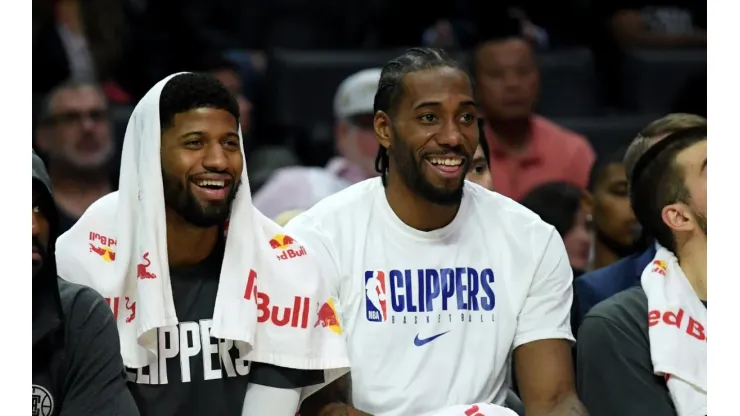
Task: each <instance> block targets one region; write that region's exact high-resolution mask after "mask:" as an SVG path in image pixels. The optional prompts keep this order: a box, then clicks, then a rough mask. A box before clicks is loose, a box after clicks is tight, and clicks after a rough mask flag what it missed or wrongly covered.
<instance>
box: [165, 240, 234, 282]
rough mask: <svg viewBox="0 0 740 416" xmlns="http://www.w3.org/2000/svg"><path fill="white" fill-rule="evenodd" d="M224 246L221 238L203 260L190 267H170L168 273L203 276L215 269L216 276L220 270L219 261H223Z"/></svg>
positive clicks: (224, 243)
mask: <svg viewBox="0 0 740 416" xmlns="http://www.w3.org/2000/svg"><path fill="white" fill-rule="evenodd" d="M225 248H226V241H225V239H223V238H222V239H220V240H219V241H218V242H217V243H216V245H215V246H214V247H213V251H211V254H209V255H208V257H206V258H205V259H204V260H203V261H201V262H200V263H198V264H196V265H194V266H190V267H177V268H175V267H170V275H177V276H183V277H187V276H196V277H205V274H213V271H214V269H216V276H218V275H219V274H220V270H221V263H223V259H224V250H225ZM204 273H205V274H204Z"/></svg>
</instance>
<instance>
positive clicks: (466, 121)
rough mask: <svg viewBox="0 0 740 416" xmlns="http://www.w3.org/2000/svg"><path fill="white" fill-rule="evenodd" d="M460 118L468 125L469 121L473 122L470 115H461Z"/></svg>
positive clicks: (473, 117)
mask: <svg viewBox="0 0 740 416" xmlns="http://www.w3.org/2000/svg"><path fill="white" fill-rule="evenodd" d="M461 118H462V121H463V122H465V123H470V122H471V121H475V115H474V114H470V113H466V114H463V115H462V117H461Z"/></svg>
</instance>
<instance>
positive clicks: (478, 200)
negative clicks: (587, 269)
mask: <svg viewBox="0 0 740 416" xmlns="http://www.w3.org/2000/svg"><path fill="white" fill-rule="evenodd" d="M471 84H472V82H471V79H470V77H469V76H468V75H467V74H466V73H465V72H464V71H463V70H462V69H461V68H460V66H459V65H458V64H457V63H456V62H455V61H453V60H452V59H450V58H449V57H448V56H447V55H446V54H445V53H444V52H442V51H439V50H433V49H426V48H424V49H419V48H413V49H410V50H408V51H407V52H406V53H405V54H404V55H402V56H400V57H398V58H397V59H395V60H393V61H391V62H389V63H388V64H387V65H386V66H385V68H383V72H382V74H381V79H380V83H379V87H378V92H377V95H376V96H375V119H374V127H375V134H376V137H377V139H378V142H379V143H380V146H381V148H380V152H379V155H378V159H377V161H376V165H377V169H378V171H379V172H380V174H381V176H380V177H378V178H373V179H368V180H366V181H363V182H360V183H358V184H355V185H353V186H351V187H349V188H347V189H345V190H343V191H340V192H339V193H337V194H334V195H332V196H330V197H328V198H326V199H324V200H323V201H321V202H319V203H318V204H317V205H315V206H314V207H313V208H311V209H310V210H308V211H306V212H304V213H303V214H301V215H299V216H297V217H295V218H294V219H293V220H291V222H290V223H288V225H287V228H286V231H287V232H288V233H290V234H291V236H295V237H296V238H300V241H301V242H303V243H304V244H305V249H306V250H308V251H311V252H312V255H316V256H318V257H319V258H321V259H322V260H321V261H322V263H323V265H324V267H325V271H324V273H325V274H326V276H327V277H328V278H330V279H333V280H334V290H335V292H334V294H333V297H334V299H333V300H332V302H333V303H332V308H331V310H332V311H334V313H333V314H328V315H332V316H331V319H330V318H327V317H324V318H322V317H321V316H320V317H319V319H318V320H317V322H316V325H317V326H318V325H321V326H325V327H328V328H327V330H329V329H331V330H334V331H343V332H344V334H345V335H346V337H347V342H348V346H349V351H350V357H351V362H352V371H351V376H350V377H349V379H345V380H343V382H342V383H339V384H338V385H341V386H346V387H347V388H346V390H345V391H342V392H337V391H336V389H333V388H332V386H329V387H326V388H325V389H323V390H322V391H320V392H319V393H317V394H316V395H315V396H314V397H312V398H311V399H309V400H308V401H307V403H305V406H304V407H303V408H302V410H301V414H302V416H311V415H313V414H321V415H367V414H370V415H375V416H395V415H398V416H401V415H403V416H408V415H423V414H425V413H427V412H433V411H437V410H440V409H444V408H446V407H448V406H452V405H461V404H471V403H479V402H488V403H493V404H498V405H503V404H504V398H505V397H506V392H507V387H508V381H507V380H508V377H507V375H508V374H507V373H508V369H509V368H510V360H511V358H512V352H513V357H514V358H515V360H514V362H515V371H516V373H517V378H518V382H519V390H520V392H521V396H522V401H523V402H524V405H525V409H526V414H527V416H545V415H584V414H586V411H585V409H584V408H583V406H582V405H581V403H580V402H579V401H578V398H577V397H576V393H575V388H574V381H573V379H574V377H573V364H572V358H571V357H572V356H571V345H572V342H573V336H572V334H571V329H570V319H569V315H570V306H571V302H572V289H571V284H572V280H573V278H572V271H571V268H570V266H569V261H568V256H567V254H566V252H565V248H564V246H563V241H562V240H561V238H560V237H559V236H558V234H557V232H556V231H555V229H554V228H553V227H552V226H550V225H548V224H546V223H545V222H543V221H542V220H540V218H539V217H538V216H536V215H535V214H533V213H532V212H531V211H529V210H527V209H526V208H524V207H522V206H521V205H519V204H518V203H516V202H514V201H512V200H511V199H509V198H506V197H504V196H501V195H499V194H496V193H493V192H490V191H488V190H486V189H484V188H482V187H480V186H478V185H475V184H473V183H472V182H468V181H465V180H464V179H465V174H466V173H467V171H468V169H469V167H470V164H471V162H472V159H473V153H474V151H475V150H476V147H477V146H478V140H479V131H478V119H477V113H478V112H477V108H476V103H475V100H474V95H473V86H472V85H471ZM337 400H339V401H341V402H337Z"/></svg>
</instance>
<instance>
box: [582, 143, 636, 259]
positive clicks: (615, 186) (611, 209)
mask: <svg viewBox="0 0 740 416" xmlns="http://www.w3.org/2000/svg"><path fill="white" fill-rule="evenodd" d="M626 151H627V149H626V148H624V149H620V150H617V151H616V152H613V153H611V154H609V155H607V156H606V157H603V158H600V159H598V160H597V161H596V163H595V164H594V167H593V169H591V175H590V178H589V182H588V190H589V193H590V194H589V197H588V198H587V199H586V201H587V205H588V211H589V212H590V213H591V220H592V225H593V242H594V244H593V259H592V264H591V267H589V268H588V270H595V269H600V268H602V267H605V266H608V265H610V264H612V263H614V262H615V261H617V260H619V259H621V258H623V257H627V256H629V255H631V254H633V253H635V252H638V251H642V250H644V249H645V247H644V243H643V241H642V240H641V239H640V235H641V233H642V227H641V226H640V224H639V223H638V222H637V219H636V218H635V214H633V213H632V207H631V205H630V200H629V194H628V193H627V175H626V174H625V171H624V162H623V159H624V154H625V152H626Z"/></svg>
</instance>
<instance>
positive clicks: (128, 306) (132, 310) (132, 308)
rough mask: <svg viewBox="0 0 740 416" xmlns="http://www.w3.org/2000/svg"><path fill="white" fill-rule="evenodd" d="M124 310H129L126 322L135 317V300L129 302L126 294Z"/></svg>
mask: <svg viewBox="0 0 740 416" xmlns="http://www.w3.org/2000/svg"><path fill="white" fill-rule="evenodd" d="M126 310H127V311H129V312H130V313H129V315H128V318H126V323H127V324H129V323H131V321H133V320H134V318H136V302H131V299H130V298H129V297H128V296H126Z"/></svg>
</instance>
